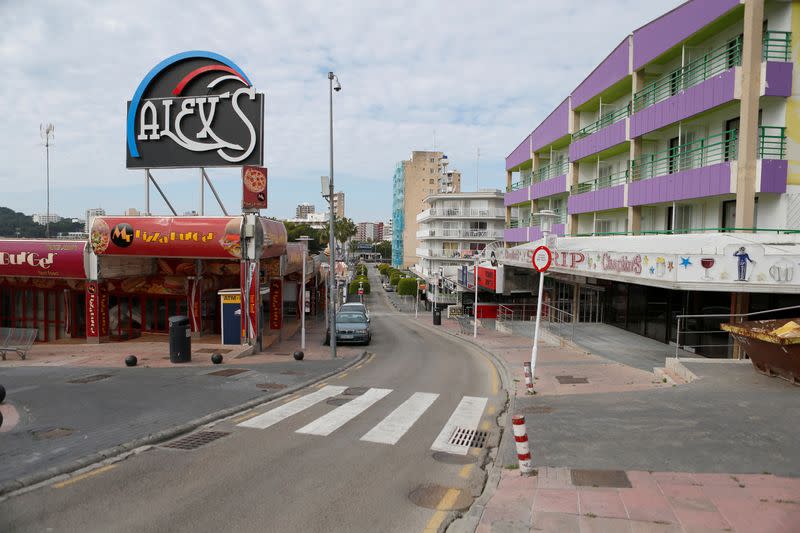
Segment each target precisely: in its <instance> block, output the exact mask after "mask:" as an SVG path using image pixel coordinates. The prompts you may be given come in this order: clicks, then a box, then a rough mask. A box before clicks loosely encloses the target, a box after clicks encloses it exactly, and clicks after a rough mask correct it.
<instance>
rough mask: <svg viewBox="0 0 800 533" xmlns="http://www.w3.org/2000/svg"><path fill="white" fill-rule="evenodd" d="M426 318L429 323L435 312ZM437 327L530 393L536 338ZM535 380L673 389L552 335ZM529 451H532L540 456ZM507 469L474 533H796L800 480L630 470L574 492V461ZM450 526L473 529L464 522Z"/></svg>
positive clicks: (564, 389)
mask: <svg viewBox="0 0 800 533" xmlns="http://www.w3.org/2000/svg"><path fill="white" fill-rule="evenodd" d="M420 320H425V321H426V322H428V321H430V316H426V317H425V318H424V319H422V318H421V319H420ZM428 323H430V322H428ZM441 327H442V329H444V330H445V331H447V332H448V333H450V334H452V335H456V336H459V337H462V338H464V339H466V340H469V341H470V342H474V343H476V344H478V345H479V346H481V347H483V348H484V349H486V350H487V351H490V352H492V353H493V354H494V355H495V356H497V357H498V358H499V359H500V360H501V361H502V362H503V363H504V364H505V366H506V369H507V370H508V374H509V376H510V377H511V378H512V379H513V380H514V382H513V385H514V388H513V390H512V391H511V392H512V395H513V396H515V397H527V391H526V388H525V381H524V374H523V367H522V363H523V362H525V361H529V360H530V356H531V346H532V340H531V339H530V338H526V337H522V336H519V335H510V334H505V333H501V332H497V331H495V330H492V329H488V328H479V331H478V337H477V339H473V338H472V334H471V333H470V334H462V333H461V332H460V328H459V325H458V323H457V322H456V321H455V320H443V321H442V326H441ZM565 375H571V376H573V377H585V378H587V381H588V383H582V384H561V383H559V382H558V380H556V376H565ZM536 377H537V379H536V382H535V389H536V397H537V398H538V397H539V396H542V397H548V396H562V397H563V396H567V395H586V394H613V393H622V392H629V391H649V390H653V391H658V390H664V389H672V388H673V387H675V386H676V385H673V384H667V383H664V382H663V380H662V379H660V377H659V376H656V375H655V374H654V373H651V372H647V371H645V370H642V369H637V368H634V367H631V366H627V365H624V364H620V363H618V362H614V361H611V360H609V359H606V358H604V357H600V356H598V355H594V354H591V353H587V352H586V351H585V350H582V349H579V348H577V347H574V346H571V345H564V344H563V343H562V342H560V341H559V339H555V338H553V337H548V336H545V338H544V339H543V341H542V342H541V343H540V346H539V355H538V362H537V368H536ZM681 386H682V385H677V387H681ZM512 405H513V403H512ZM706 408H707V406H706ZM742 423H743V424H746V421H742ZM776 423H778V422H777V421H776ZM634 438H635V437H634ZM533 453H534V455H536V453H537V450H535V449H534V450H533ZM590 453H591V452H590V451H588V450H587V454H590ZM687 453H691V451H690V450H689V451H688V452H687ZM584 459H585V457H584ZM498 466H499V467H502V466H503V465H499V464H498ZM505 466H506V468H503V469H502V472H501V475H500V479H499V483H498V485H497V487H496V488H494V492H493V493H492V495H491V498H490V499H489V500H488V502H486V504H485V506H484V508H483V510H482V512H481V514H480V520H479V521H478V522H477V523H473V524H472V526H473V527H474V528H475V529H474V530H475V531H476V532H480V533H491V532H509V531H512V532H517V531H520V532H528V531H531V532H533V531H545V532H557V533H569V532H580V533H586V532H595V531H606V532H631V533H638V532H665V533H666V532H686V533H689V532H701V531H703V532H711V531H735V532H748V533H750V532H775V533H783V532H786V533H790V532H798V531H800V478H793V477H782V476H775V475H772V474H767V473H764V474H727V473H696V472H665V471H654V472H650V471H642V470H627V471H625V475H626V476H627V479H628V480H629V482H630V485H631V486H630V487H629V488H628V487H623V488H615V487H606V486H599V485H598V486H594V485H593V486H576V485H575V484H574V483H573V479H572V472H571V468H570V465H558V466H556V465H554V466H543V467H540V468H539V469H538V472H537V475H535V476H530V477H527V476H521V475H520V473H519V472H518V471H517V470H516V469H515V466H516V465H514V464H510V465H505ZM509 467H511V468H509ZM595 485H596V484H595ZM454 529H455V530H457V531H462V530H465V529H469V530H471V529H472V528H471V527H465V525H464V524H461V525H460V528H459V527H455V528H454Z"/></svg>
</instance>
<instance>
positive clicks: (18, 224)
mask: <svg viewBox="0 0 800 533" xmlns="http://www.w3.org/2000/svg"><path fill="white" fill-rule="evenodd" d="M83 229H84V228H83V223H82V222H72V220H71V219H64V220H61V221H59V222H53V223H52V224H50V235H51V236H53V237H55V236H56V235H57V234H59V233H67V232H70V231H83ZM44 233H45V226H43V225H41V224H37V223H36V222H34V221H33V219H32V218H31V217H30V215H26V214H25V213H20V212H18V211H14V210H13V209H9V208H8V207H0V237H20V238H21V237H35V238H44Z"/></svg>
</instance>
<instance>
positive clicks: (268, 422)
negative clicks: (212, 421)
mask: <svg viewBox="0 0 800 533" xmlns="http://www.w3.org/2000/svg"><path fill="white" fill-rule="evenodd" d="M346 389H347V387H340V386H336V385H327V386H325V387H323V388H321V389H320V390H318V391H315V392H312V393H311V394H307V395H306V396H302V397H300V398H297V399H296V400H292V401H291V402H289V403H287V404H284V405H281V406H280V407H276V408H275V409H272V410H271V411H267V412H266V413H264V414H261V415H258V416H256V417H253V418H251V419H250V420H245V421H244V422H242V423H240V424H239V425H240V426H243V427H246V428H257V429H265V428H268V427H270V426H272V425H273V424H277V423H278V422H280V421H281V420H284V419H286V418H289V417H290V416H292V415H296V414H297V413H299V412H301V411H305V410H306V409H308V408H309V407H311V406H312V405H314V404H316V403H319V402H321V401H323V400H327V399H328V398H332V397H334V396H336V395H338V394H341V393H343V392H344V391H345V390H346Z"/></svg>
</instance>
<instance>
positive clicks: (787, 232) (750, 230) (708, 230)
mask: <svg viewBox="0 0 800 533" xmlns="http://www.w3.org/2000/svg"><path fill="white" fill-rule="evenodd" d="M737 231H741V232H745V233H772V234H776V235H781V234H783V235H797V234H800V230H798V229H785V228H673V229H662V230H642V231H639V232H635V231H611V232H594V233H591V232H590V233H570V234H568V235H564V237H619V236H632V235H683V234H687V233H736V232H737Z"/></svg>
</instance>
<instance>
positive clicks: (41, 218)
mask: <svg viewBox="0 0 800 533" xmlns="http://www.w3.org/2000/svg"><path fill="white" fill-rule="evenodd" d="M31 218H32V219H33V222H34V223H36V224H41V225H42V226H44V225H45V224H47V223H48V222H49V223H50V224H55V223H56V222H59V221H61V217H60V216H59V215H56V214H55V213H50V215H49V216H48V215H47V214H45V213H36V214H34V215H32V216H31Z"/></svg>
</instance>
